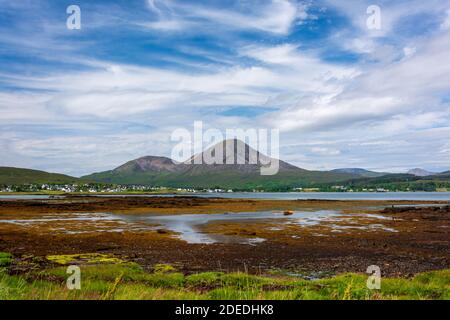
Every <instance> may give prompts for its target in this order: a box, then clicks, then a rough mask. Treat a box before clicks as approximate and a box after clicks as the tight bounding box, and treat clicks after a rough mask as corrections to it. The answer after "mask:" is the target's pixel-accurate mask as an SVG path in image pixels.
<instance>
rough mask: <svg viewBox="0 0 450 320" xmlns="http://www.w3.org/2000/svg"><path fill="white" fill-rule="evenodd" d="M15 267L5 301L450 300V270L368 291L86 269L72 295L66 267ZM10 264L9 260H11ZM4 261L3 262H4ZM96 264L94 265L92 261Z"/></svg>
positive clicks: (0, 277)
mask: <svg viewBox="0 0 450 320" xmlns="http://www.w3.org/2000/svg"><path fill="white" fill-rule="evenodd" d="M0 259H4V261H9V262H8V263H7V264H6V265H5V267H3V268H1V269H0V299H2V300H4V299H12V300H14V299H98V300H110V299H116V300H135V299H138V300H139V299H146V300H151V299H157V300H161V299H175V300H184V299H217V300H224V299H275V300H277V299H281V300H286V299H289V300H292V299H295V300H297V299H308V300H311V299H313V300H319V299H338V300H360V299H363V300H366V299H445V300H449V299H450V270H441V271H432V272H426V273H422V274H419V275H417V276H415V277H414V278H412V279H403V278H383V279H382V282H381V289H380V290H369V289H367V287H366V281H367V275H363V274H351V273H348V274H341V275H338V276H335V277H332V278H326V279H320V280H304V279H300V278H297V277H290V276H283V275H268V276H256V275H250V274H246V273H241V272H238V273H222V272H204V273H198V274H191V275H184V274H182V273H180V272H178V271H177V270H176V268H174V267H173V266H169V265H162V264H160V265H155V266H154V267H153V272H146V271H145V270H144V269H143V268H142V267H141V266H139V265H138V264H136V263H130V262H122V263H115V262H111V261H108V262H104V261H103V262H102V263H100V264H82V265H81V266H80V267H81V290H68V289H67V288H66V279H67V277H68V275H67V273H66V267H65V266H57V267H54V268H50V269H45V270H40V271H30V272H29V273H27V274H23V275H21V276H17V275H10V274H8V266H9V265H11V263H13V262H12V261H11V256H10V255H8V254H5V253H0ZM8 259H9V260H8ZM0 261H3V260H0ZM91 263H92V261H91Z"/></svg>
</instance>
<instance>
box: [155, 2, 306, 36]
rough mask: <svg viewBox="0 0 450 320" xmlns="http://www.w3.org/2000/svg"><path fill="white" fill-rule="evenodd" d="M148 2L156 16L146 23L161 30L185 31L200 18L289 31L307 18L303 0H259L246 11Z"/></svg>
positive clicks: (229, 25) (231, 25)
mask: <svg viewBox="0 0 450 320" xmlns="http://www.w3.org/2000/svg"><path fill="white" fill-rule="evenodd" d="M148 3H149V7H150V8H151V10H152V11H153V12H156V13H157V15H158V20H157V21H156V22H152V23H149V24H147V26H148V27H150V28H154V29H161V30H184V31H186V27H187V25H188V24H190V25H191V26H193V27H194V25H195V24H197V23H199V20H206V21H209V23H211V24H213V25H221V26H225V27H227V28H231V29H253V30H259V31H263V32H269V33H274V34H288V33H289V32H290V30H291V27H292V26H293V25H294V23H296V22H297V21H301V20H305V19H307V18H308V14H307V11H306V10H307V6H306V5H305V4H302V3H297V2H296V1H288V0H271V1H263V2H258V3H256V4H254V6H253V7H252V8H251V10H249V11H248V12H245V13H243V12H241V11H239V10H229V9H224V8H221V10H217V9H216V10H214V9H211V8H208V7H205V6H201V5H192V4H186V3H183V2H181V1H170V2H169V1H156V0H148ZM160 6H161V8H160ZM196 30H197V31H199V30H198V29H196Z"/></svg>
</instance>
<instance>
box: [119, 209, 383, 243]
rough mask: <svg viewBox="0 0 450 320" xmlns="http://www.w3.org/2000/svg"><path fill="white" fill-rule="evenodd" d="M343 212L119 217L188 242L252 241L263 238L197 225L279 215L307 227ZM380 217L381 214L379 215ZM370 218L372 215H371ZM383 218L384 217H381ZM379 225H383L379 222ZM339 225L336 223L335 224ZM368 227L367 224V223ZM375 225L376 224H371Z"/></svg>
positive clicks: (259, 240) (285, 221)
mask: <svg viewBox="0 0 450 320" xmlns="http://www.w3.org/2000/svg"><path fill="white" fill-rule="evenodd" d="M341 216H343V214H342V213H340V212H338V211H334V210H319V211H315V212H304V211H296V212H294V214H292V215H289V216H285V215H283V213H282V212H273V211H260V212H241V213H228V214H182V215H169V216H167V215H159V216H155V215H151V216H150V215H121V216H120V217H121V219H123V220H125V221H129V222H133V223H136V222H147V223H156V224H158V225H161V226H162V227H163V228H165V229H168V230H170V231H173V232H175V233H178V234H179V236H178V237H179V238H180V239H182V240H184V241H186V242H188V243H204V244H209V243H216V242H220V243H244V244H255V243H259V242H262V241H264V239H261V238H258V237H253V238H244V237H239V236H234V235H233V236H226V235H219V234H207V233H203V232H202V231H201V230H200V229H201V228H200V227H201V226H202V225H206V224H208V223H211V222H240V223H251V222H255V221H256V220H258V222H264V221H269V222H270V220H272V219H279V222H280V223H287V224H289V223H293V224H298V225H300V226H304V227H308V226H314V225H318V224H320V223H322V222H332V221H337V220H339V217H341ZM381 217H382V216H381ZM372 218H375V215H373V217H372ZM382 218H384V217H382ZM380 226H381V227H380V228H382V225H380ZM337 228H339V226H338V227H337ZM368 228H369V227H368ZM374 228H376V226H375V227H374Z"/></svg>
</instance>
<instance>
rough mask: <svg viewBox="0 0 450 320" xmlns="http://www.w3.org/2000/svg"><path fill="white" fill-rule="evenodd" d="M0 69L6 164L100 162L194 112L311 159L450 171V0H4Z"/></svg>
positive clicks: (333, 164) (161, 138)
mask: <svg viewBox="0 0 450 320" xmlns="http://www.w3.org/2000/svg"><path fill="white" fill-rule="evenodd" d="M72 4H75V5H78V6H79V7H80V8H81V30H69V29H68V28H67V26H66V19H67V17H68V16H69V15H68V14H67V13H66V8H67V7H68V6H69V5H72ZM374 4H375V5H378V6H379V7H380V8H381V30H373V29H369V28H368V27H367V23H366V21H367V19H368V18H369V16H370V15H369V14H367V8H368V7H369V6H370V5H374ZM0 66H1V67H0V166H16V167H27V168H36V169H42V170H47V171H53V172H62V173H67V174H71V175H77V176H78V175H83V174H88V173H91V172H94V171H101V170H108V169H111V168H113V167H115V166H118V165H120V164H121V163H123V162H125V161H128V160H130V159H133V158H137V157H140V156H143V155H165V156H170V155H171V150H172V148H173V147H174V145H175V144H176V143H174V142H172V141H171V139H170V136H171V133H172V132H173V131H174V130H175V129H177V128H186V129H188V130H192V129H193V123H194V121H203V122H204V126H205V128H217V129H220V130H225V129H226V128H268V129H269V128H279V129H280V145H281V149H280V154H281V158H282V159H284V160H287V161H289V162H291V163H293V164H295V165H297V166H300V167H303V168H306V169H318V170H326V169H333V168H339V167H363V168H367V169H372V170H389V171H395V172H404V171H406V170H408V169H410V168H414V167H422V168H425V169H428V170H432V171H444V170H449V169H450V0H444V1H443V0H429V1H423V0H405V1H373V0H372V1H368V2H366V1H361V0H355V1H350V0H348V1H331V0H330V1H327V0H322V1H294V0H292V1H288V0H272V1H261V0H258V1H257V0H254V1H252V0H240V1H237V0H236V1H231V0H220V1H219V0H217V1H213V0H209V1H198V0H197V1H186V0H176V1H175V0H122V1H112V0H111V1H108V0H102V1H81V0H70V1H62V0H61V1H50V0H48V1H42V0H17V1H10V0H0Z"/></svg>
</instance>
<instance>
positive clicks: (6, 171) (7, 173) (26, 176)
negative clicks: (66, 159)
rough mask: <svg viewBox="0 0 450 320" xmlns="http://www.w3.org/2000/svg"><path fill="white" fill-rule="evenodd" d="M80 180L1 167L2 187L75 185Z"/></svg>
mask: <svg viewBox="0 0 450 320" xmlns="http://www.w3.org/2000/svg"><path fill="white" fill-rule="evenodd" d="M77 181H80V179H78V178H74V177H71V176H67V175H64V174H59V173H49V172H45V171H40V170H32V169H22V168H13V167H0V185H13V184H14V185H19V184H31V183H74V182H77Z"/></svg>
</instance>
